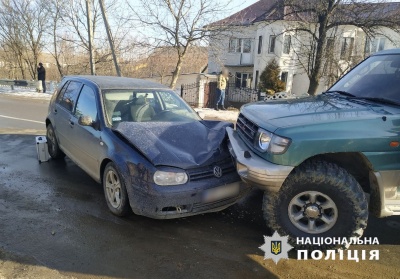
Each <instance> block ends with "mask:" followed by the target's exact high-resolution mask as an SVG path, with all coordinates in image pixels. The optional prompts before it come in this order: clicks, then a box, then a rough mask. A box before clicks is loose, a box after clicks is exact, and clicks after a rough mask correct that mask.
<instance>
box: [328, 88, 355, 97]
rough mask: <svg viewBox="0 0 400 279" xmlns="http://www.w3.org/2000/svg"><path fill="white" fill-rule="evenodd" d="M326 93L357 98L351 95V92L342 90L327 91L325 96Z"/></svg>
mask: <svg viewBox="0 0 400 279" xmlns="http://www.w3.org/2000/svg"><path fill="white" fill-rule="evenodd" d="M325 93H339V94H340V95H345V96H348V97H355V95H353V94H351V93H349V92H346V91H342V90H332V91H325V92H324V94H325Z"/></svg>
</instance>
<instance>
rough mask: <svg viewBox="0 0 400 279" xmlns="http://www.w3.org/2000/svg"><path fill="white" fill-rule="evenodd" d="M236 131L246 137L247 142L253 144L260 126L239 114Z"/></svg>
mask: <svg viewBox="0 0 400 279" xmlns="http://www.w3.org/2000/svg"><path fill="white" fill-rule="evenodd" d="M236 130H237V131H238V132H239V133H240V134H241V135H242V136H244V138H245V139H246V140H248V141H249V142H250V143H253V142H254V139H255V137H256V135H257V132H258V126H257V125H256V124H254V123H253V122H251V121H250V120H248V119H247V118H246V117H244V115H243V114H239V118H238V120H237V123H236Z"/></svg>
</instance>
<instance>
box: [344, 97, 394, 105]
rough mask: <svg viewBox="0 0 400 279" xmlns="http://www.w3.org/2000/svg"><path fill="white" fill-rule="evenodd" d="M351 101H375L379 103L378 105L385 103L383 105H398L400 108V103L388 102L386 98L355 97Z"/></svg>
mask: <svg viewBox="0 0 400 279" xmlns="http://www.w3.org/2000/svg"><path fill="white" fill-rule="evenodd" d="M351 99H354V100H366V101H373V102H378V103H383V104H389V105H396V106H399V105H400V103H399V102H395V101H392V100H388V99H385V98H380V97H353V98H351Z"/></svg>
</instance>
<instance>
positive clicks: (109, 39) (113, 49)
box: [99, 0, 121, 77]
mask: <svg viewBox="0 0 400 279" xmlns="http://www.w3.org/2000/svg"><path fill="white" fill-rule="evenodd" d="M99 3H100V9H101V14H102V15H103V21H104V25H105V27H106V32H107V37H108V42H109V43H110V48H111V53H112V57H113V60H114V66H115V70H116V71H117V76H119V77H120V76H121V70H120V68H119V65H118V60H117V55H116V54H115V47H114V41H113V38H112V34H111V29H110V25H109V24H108V19H107V13H106V8H105V5H104V0H99Z"/></svg>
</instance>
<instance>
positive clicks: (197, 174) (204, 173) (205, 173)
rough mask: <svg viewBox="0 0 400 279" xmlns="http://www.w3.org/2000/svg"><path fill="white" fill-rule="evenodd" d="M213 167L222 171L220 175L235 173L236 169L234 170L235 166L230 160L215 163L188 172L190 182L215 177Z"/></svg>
mask: <svg viewBox="0 0 400 279" xmlns="http://www.w3.org/2000/svg"><path fill="white" fill-rule="evenodd" d="M215 166H218V167H220V168H221V169H222V175H225V174H227V173H231V172H234V171H236V168H235V165H234V163H233V161H232V159H231V158H228V159H226V160H224V161H220V162H217V163H215V164H213V165H209V166H206V167H202V168H197V169H192V170H189V171H188V173H189V178H190V181H197V180H201V179H206V178H210V177H215V175H214V167H215Z"/></svg>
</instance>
